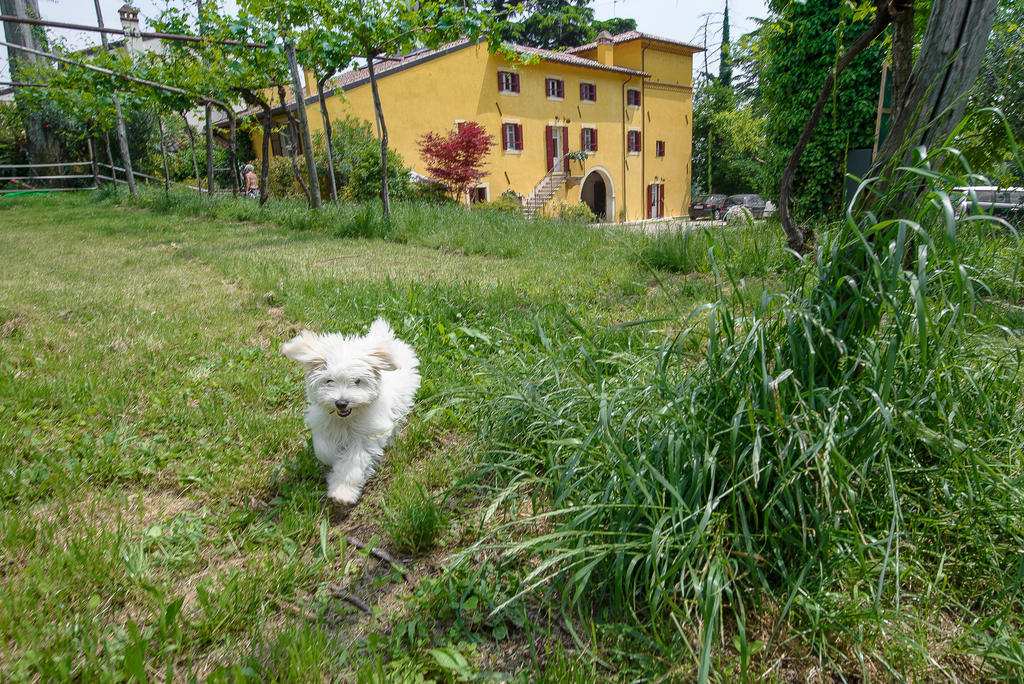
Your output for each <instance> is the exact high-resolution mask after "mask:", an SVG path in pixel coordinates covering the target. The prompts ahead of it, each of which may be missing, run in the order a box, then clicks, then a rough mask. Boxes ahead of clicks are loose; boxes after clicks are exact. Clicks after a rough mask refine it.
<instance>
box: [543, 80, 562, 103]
mask: <svg viewBox="0 0 1024 684" xmlns="http://www.w3.org/2000/svg"><path fill="white" fill-rule="evenodd" d="M544 82H545V87H546V89H547V94H548V99H549V100H562V99H565V81H563V80H561V79H558V78H549V79H545V81H544Z"/></svg>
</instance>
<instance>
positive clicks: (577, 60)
mask: <svg viewBox="0 0 1024 684" xmlns="http://www.w3.org/2000/svg"><path fill="white" fill-rule="evenodd" d="M630 34H637V35H638V36H645V34H639V33H637V32H636V31H630V32H627V33H620V34H619V35H617V36H614V37H613V40H615V41H616V42H622V41H621V40H619V39H620V38H622V37H623V36H628V35H630ZM645 37H649V36H645ZM623 40H631V38H625V39H623ZM668 42H672V41H668ZM470 44H472V41H470V40H468V39H466V38H463V39H461V40H456V41H452V42H450V43H445V44H444V45H441V46H440V47H438V48H437V49H434V50H424V51H422V52H415V53H412V54H409V55H389V56H387V57H384V58H382V59H381V60H380V61H378V62H376V63H375V64H374V72H375V74H376V75H377V76H384V75H386V74H388V73H389V72H392V71H394V70H396V69H406V68H408V67H411V66H414V65H416V64H420V63H421V62H426V61H428V60H430V59H433V58H434V57H437V56H439V55H442V54H445V53H447V52H454V51H455V50H461V49H462V48H464V47H467V46H469V45H470ZM676 44H677V45H685V44H684V43H676ZM509 47H511V48H512V50H514V51H515V52H517V53H519V54H521V55H523V56H528V57H539V58H540V59H541V60H544V61H548V62H557V63H560V64H569V65H572V66H578V67H584V68H588V69H600V70H602V71H614V72H617V73H621V74H631V75H634V76H647V75H648V74H646V73H644V72H642V71H637V70H636V69H628V68H626V67H621V66H614V65H607V64H601V63H600V62H598V61H596V60H593V59H588V58H587V57H580V56H579V55H576V54H573V53H575V52H578V51H580V50H584V49H586V47H587V46H581V47H578V48H572V49H571V50H567V51H565V52H556V51H554V50H544V49H542V48H535V47H529V46H526V45H515V44H510V45H509ZM686 47H693V46H686ZM695 49H699V48H695ZM369 80H370V74H369V72H368V71H367V70H366V67H360V68H358V69H352V70H350V71H346V72H344V73H341V74H338V75H337V76H335V77H334V78H332V79H330V80H328V81H327V83H326V86H327V87H326V89H325V91H324V95H325V96H330V95H333V94H334V92H335V91H337V90H346V89H348V88H352V87H355V86H358V85H362V84H363V83H366V82H369ZM316 99H317V98H316V95H307V96H306V97H305V101H306V104H307V105H308V104H312V103H314V102H316ZM294 105H295V100H294V98H293V99H291V100H289V101H288V106H289V107H293V106H294ZM258 111H259V110H258V109H255V108H251V107H250V108H249V109H247V110H245V111H244V112H239V116H249V115H252V114H256V113H257V112H258ZM273 112H274V114H279V113H280V112H281V106H280V105H277V106H276V107H274V108H273Z"/></svg>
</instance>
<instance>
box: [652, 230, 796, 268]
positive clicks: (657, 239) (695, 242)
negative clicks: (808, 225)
mask: <svg viewBox="0 0 1024 684" xmlns="http://www.w3.org/2000/svg"><path fill="white" fill-rule="evenodd" d="M780 230H781V227H780V226H779V224H778V223H777V222H776V221H768V222H764V223H759V224H757V225H754V224H753V223H752V222H749V221H748V222H747V224H746V225H742V226H739V227H733V226H729V227H724V228H723V227H721V226H684V227H681V228H678V229H676V230H673V231H666V232H663V233H659V234H657V235H655V236H654V237H652V238H651V239H650V241H649V242H648V244H646V245H645V246H644V249H643V252H642V257H643V260H644V261H645V262H646V263H647V264H649V265H651V266H652V267H654V268H656V269H659V270H664V271H669V272H672V273H695V272H703V273H709V272H711V271H714V270H723V271H724V270H725V269H728V270H729V272H730V273H732V274H733V275H734V276H736V277H738V278H745V277H750V276H763V275H766V274H769V273H775V272H778V271H781V270H783V269H784V268H785V266H786V259H787V256H786V254H785V250H784V249H783V246H782V244H781V243H780V242H779V237H778V236H779V231H780Z"/></svg>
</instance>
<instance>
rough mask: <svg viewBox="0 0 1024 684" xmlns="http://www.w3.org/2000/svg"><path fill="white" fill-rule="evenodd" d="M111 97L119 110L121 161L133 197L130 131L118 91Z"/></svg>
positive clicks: (118, 133)
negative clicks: (122, 113) (122, 110)
mask: <svg viewBox="0 0 1024 684" xmlns="http://www.w3.org/2000/svg"><path fill="white" fill-rule="evenodd" d="M110 99H111V100H113V101H114V111H116V112H117V143H118V147H120V148H121V163H122V164H124V176H125V179H126V180H127V181H128V192H129V194H131V196H132V197H135V196H136V189H135V171H133V170H132V155H131V152H129V151H128V131H127V130H126V129H125V126H124V117H123V116H122V115H121V102H120V101H119V100H118V99H117V93H111V95H110Z"/></svg>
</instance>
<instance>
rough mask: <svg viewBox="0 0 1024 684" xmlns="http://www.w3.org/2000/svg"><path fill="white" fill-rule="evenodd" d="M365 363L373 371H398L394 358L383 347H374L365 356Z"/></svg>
mask: <svg viewBox="0 0 1024 684" xmlns="http://www.w3.org/2000/svg"><path fill="white" fill-rule="evenodd" d="M366 361H367V363H369V364H370V367H371V368H373V369H374V370H375V371H378V372H379V371H393V370H397V369H398V365H397V364H396V363H395V357H393V356H391V352H390V351H388V350H387V349H385V348H384V347H375V348H373V349H371V350H370V353H369V354H367V355H366Z"/></svg>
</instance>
